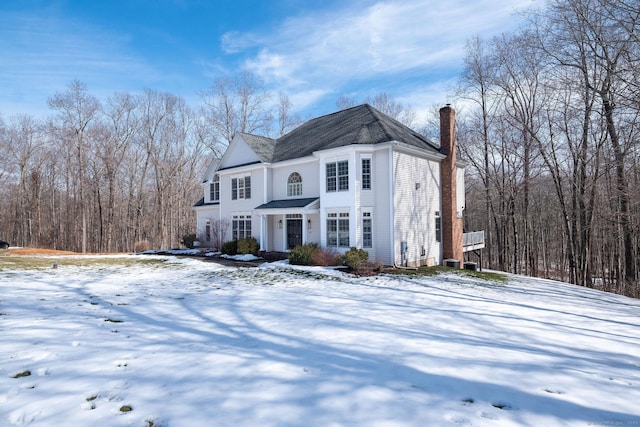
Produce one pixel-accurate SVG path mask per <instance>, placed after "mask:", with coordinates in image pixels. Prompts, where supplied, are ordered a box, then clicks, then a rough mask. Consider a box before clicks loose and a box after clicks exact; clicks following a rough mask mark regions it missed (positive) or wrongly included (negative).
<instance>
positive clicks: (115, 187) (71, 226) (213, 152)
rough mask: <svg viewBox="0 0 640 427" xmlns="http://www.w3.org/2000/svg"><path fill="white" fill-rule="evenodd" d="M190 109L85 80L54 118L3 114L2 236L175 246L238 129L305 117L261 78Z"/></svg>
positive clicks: (273, 131)
mask: <svg viewBox="0 0 640 427" xmlns="http://www.w3.org/2000/svg"><path fill="white" fill-rule="evenodd" d="M200 95H201V98H202V101H203V102H202V105H200V106H198V107H195V108H194V107H191V106H189V105H187V103H186V102H185V100H184V99H182V98H181V97H178V96H175V95H173V94H170V93H166V92H160V91H156V90H151V89H146V90H144V91H143V92H142V93H139V94H131V93H114V94H113V95H112V96H110V97H108V98H107V99H106V100H104V101H101V100H99V99H98V98H96V97H95V96H94V95H92V94H91V92H90V91H89V89H88V88H87V86H86V84H84V83H83V82H81V81H73V82H71V83H70V84H69V85H68V87H67V88H66V90H64V91H62V92H58V93H55V94H54V95H52V96H51V97H50V98H49V99H48V100H47V102H48V105H49V107H50V108H51V111H52V114H51V115H50V117H48V118H46V119H41V118H36V117H34V116H31V115H28V114H16V115H13V116H11V117H8V118H7V119H3V118H2V117H1V116H0V197H1V199H2V201H3V203H2V209H0V231H1V233H2V236H1V237H2V239H3V240H8V241H9V242H11V244H12V245H18V246H41V247H49V248H56V249H65V250H71V251H78V252H83V253H85V252H120V251H133V250H141V249H146V248H162V249H166V248H173V247H178V246H179V245H180V243H181V239H182V237H183V236H185V235H188V234H190V233H193V230H194V228H195V216H194V214H193V212H192V209H191V207H192V205H193V203H194V202H195V201H196V200H197V199H198V198H200V197H201V193H202V190H201V187H200V181H201V174H202V173H203V171H204V170H205V168H206V165H207V164H208V162H209V161H210V160H211V157H212V156H220V154H221V153H222V151H223V150H224V147H225V146H226V145H227V144H228V143H229V142H230V140H231V139H232V138H233V135H234V134H235V133H237V132H251V133H260V134H263V135H278V134H282V133H284V132H287V131H288V130H290V129H291V128H292V127H293V126H295V125H296V124H297V123H298V122H299V121H300V119H299V117H298V116H296V115H294V114H292V113H291V103H290V102H289V100H288V99H287V98H286V97H285V96H282V95H280V96H276V95H274V94H271V93H270V92H268V91H267V90H266V89H265V87H264V85H263V84H262V82H261V81H260V80H259V79H257V78H256V77H255V76H254V75H253V74H250V73H241V74H239V75H237V76H232V77H222V78H219V79H218V80H216V81H215V83H214V84H213V85H212V86H211V88H209V89H208V90H206V91H203V92H202V93H201V94H200Z"/></svg>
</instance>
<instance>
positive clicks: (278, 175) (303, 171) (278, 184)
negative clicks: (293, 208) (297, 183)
mask: <svg viewBox="0 0 640 427" xmlns="http://www.w3.org/2000/svg"><path fill="white" fill-rule="evenodd" d="M318 168H319V164H318V160H317V159H313V158H309V159H307V160H306V161H304V162H296V163H292V162H290V163H287V164H284V165H281V164H278V165H277V167H274V168H273V169H272V174H273V184H272V197H271V199H272V200H282V199H299V198H307V197H318V196H319V195H320V183H319V181H318V176H319V175H320V172H319V170H318ZM293 172H297V173H299V174H300V176H301V177H302V195H301V196H295V197H288V196H287V180H288V179H289V175H291V174H292V173H293Z"/></svg>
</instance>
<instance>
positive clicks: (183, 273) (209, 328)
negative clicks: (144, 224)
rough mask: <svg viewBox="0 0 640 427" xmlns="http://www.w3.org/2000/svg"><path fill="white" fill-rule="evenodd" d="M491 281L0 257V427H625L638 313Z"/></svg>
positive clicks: (635, 378)
mask: <svg viewBox="0 0 640 427" xmlns="http://www.w3.org/2000/svg"><path fill="white" fill-rule="evenodd" d="M180 253H184V252H183V251H181V252H180ZM54 261H57V262H58V263H59V264H58V268H56V269H53V268H52V263H53V262H54ZM506 277H507V282H506V283H505V282H497V281H488V280H484V279H480V278H477V277H471V276H467V275H462V274H457V275H454V274H451V273H449V274H443V275H437V276H402V275H380V276H375V277H361V278H358V277H355V276H352V275H349V274H346V273H340V272H339V271H336V270H333V269H330V268H323V267H301V266H290V265H288V264H286V262H276V263H264V264H261V265H260V266H259V267H256V268H236V267H224V266H221V265H219V264H217V263H215V262H204V261H200V260H198V259H194V258H178V257H158V256H153V255H129V256H124V255H121V256H115V255H102V256H84V257H83V256H57V257H42V256H41V257H24V256H23V257H17V256H11V255H9V256H0V336H1V337H2V339H0V425H2V426H6V427H11V426H29V427H50V426H74V427H85V426H86V427H93V426H113V427H118V426H122V427H125V426H129V427H131V426H133V427H142V426H146V427H150V426H154V427H168V426H170V427H175V426H189V427H199V426H206V427H217V426H221V427H223V426H224V427H226V426H251V427H253V426H261V427H297V426H304V427H316V426H318V427H320V426H322V427H324V426H349V427H365V426H366V427H371V426H374V427H382V426H394V427H414V426H415V427H424V426H439V427H465V426H491V427H524V426H554V427H560V426H565V427H587V426H626V427H632V426H638V425H639V424H640V406H639V405H638V401H640V387H639V385H640V369H639V368H640V361H639V359H638V354H640V336H639V335H638V328H639V327H640V300H638V299H631V298H626V297H623V296H621V295H613V294H606V293H604V292H599V291H596V290H593V289H587V288H584V287H580V286H575V285H569V284H566V283H560V282H554V281H550V280H543V279H538V278H530V277H524V276H515V275H506ZM127 409H130V410H129V411H127Z"/></svg>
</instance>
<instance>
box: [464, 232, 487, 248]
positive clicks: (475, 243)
mask: <svg viewBox="0 0 640 427" xmlns="http://www.w3.org/2000/svg"><path fill="white" fill-rule="evenodd" d="M482 248H484V230H482V231H471V232H468V233H463V234H462V250H463V251H464V252H468V251H475V250H477V249H482Z"/></svg>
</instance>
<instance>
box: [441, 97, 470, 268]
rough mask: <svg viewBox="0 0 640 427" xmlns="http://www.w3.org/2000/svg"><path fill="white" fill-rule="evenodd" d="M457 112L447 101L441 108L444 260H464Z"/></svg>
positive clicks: (461, 262) (462, 261)
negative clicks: (459, 208)
mask: <svg viewBox="0 0 640 427" xmlns="http://www.w3.org/2000/svg"><path fill="white" fill-rule="evenodd" d="M455 127H456V112H455V110H454V109H453V108H451V105H449V104H447V105H446V106H445V107H442V108H441V109H440V149H441V150H442V151H443V152H444V154H446V156H447V157H446V158H445V159H443V160H442V161H441V162H440V185H441V188H442V215H441V218H442V259H443V260H444V259H455V260H458V261H460V265H461V266H462V265H463V263H464V259H463V252H462V218H458V209H457V205H458V203H457V195H456V189H457V187H456V172H457V170H456V169H457V168H456V130H455Z"/></svg>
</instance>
